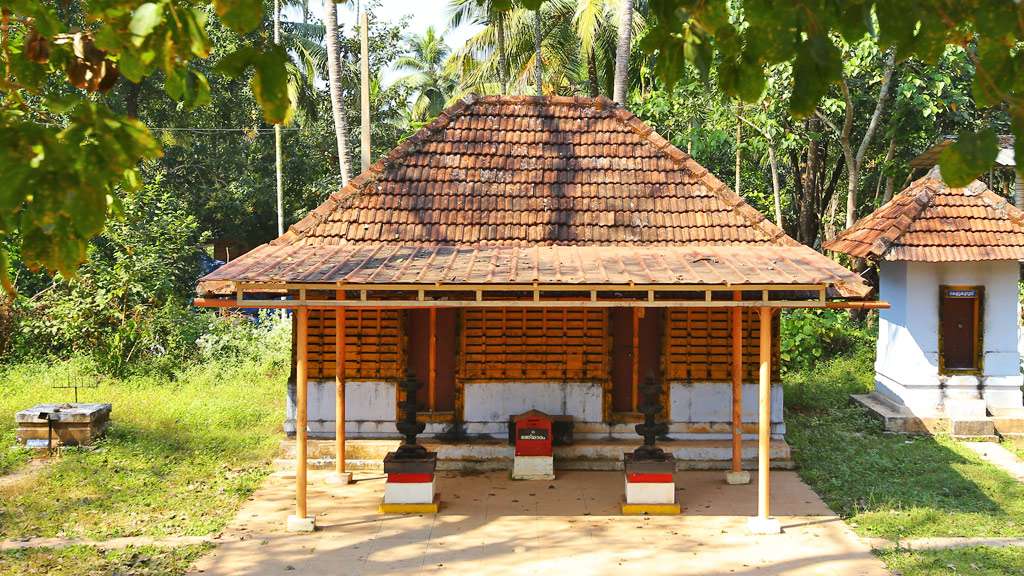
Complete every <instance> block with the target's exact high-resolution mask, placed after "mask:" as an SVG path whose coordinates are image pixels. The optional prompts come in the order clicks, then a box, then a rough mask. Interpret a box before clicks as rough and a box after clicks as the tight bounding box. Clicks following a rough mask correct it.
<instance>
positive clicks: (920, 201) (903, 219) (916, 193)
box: [822, 173, 945, 259]
mask: <svg viewBox="0 0 1024 576" xmlns="http://www.w3.org/2000/svg"><path fill="white" fill-rule="evenodd" d="M932 181H934V182H937V183H938V184H939V185H940V186H945V183H943V182H942V180H940V179H938V178H935V177H934V176H932V175H931V173H928V174H925V175H924V176H922V177H920V178H918V179H917V180H914V181H913V182H911V183H910V185H909V186H907V187H906V188H904V189H903V190H901V191H900V192H899V193H898V194H896V195H894V196H893V197H892V198H890V199H889V201H888V202H886V203H885V204H882V205H881V206H879V207H878V208H877V209H875V211H874V212H871V213H870V214H868V215H866V216H862V217H860V218H858V219H857V221H856V222H854V223H853V226H850V227H849V228H847V229H846V230H843V231H842V232H840V233H839V234H837V235H836V236H835V238H833V239H831V240H829V241H827V242H825V243H823V244H822V248H824V249H826V250H835V249H836V247H837V245H838V244H840V243H841V242H842V241H843V240H846V239H847V237H849V236H851V235H853V234H855V233H856V232H858V231H859V230H860V229H862V228H863V227H865V226H866V225H867V224H869V223H871V222H874V221H876V220H881V219H883V218H889V219H891V220H892V223H891V224H889V225H888V226H886V227H885V228H884V229H883V230H881V231H880V233H879V237H878V238H876V239H875V241H874V242H872V243H871V245H870V246H869V247H868V249H867V251H866V253H865V254H851V255H852V256H862V257H867V256H868V255H871V256H874V257H875V258H879V259H880V258H882V257H884V256H885V254H886V253H887V252H888V251H889V249H890V248H892V245H893V244H895V243H896V241H897V240H899V238H900V237H901V236H903V235H904V234H906V232H907V230H908V229H909V228H910V226H911V225H912V224H913V223H914V222H915V221H916V220H917V217H918V216H920V215H921V212H923V211H924V209H925V208H926V207H927V206H928V205H929V204H931V202H932V196H933V191H932V190H931V189H930V188H929V187H928V184H930V183H931V182H932ZM908 197H913V200H914V206H915V207H916V208H914V209H913V212H912V213H911V214H905V213H900V214H898V215H896V216H890V215H889V212H890V211H892V210H894V209H895V207H896V206H898V205H899V203H900V202H902V201H904V200H906V199H907V198H908ZM893 231H895V232H896V233H895V234H892V232H893ZM837 251H838V250H837Z"/></svg>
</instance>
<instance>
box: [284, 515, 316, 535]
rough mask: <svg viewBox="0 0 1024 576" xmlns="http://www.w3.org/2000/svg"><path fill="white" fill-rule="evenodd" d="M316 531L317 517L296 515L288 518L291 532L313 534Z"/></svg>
mask: <svg viewBox="0 0 1024 576" xmlns="http://www.w3.org/2000/svg"><path fill="white" fill-rule="evenodd" d="M314 530H316V518H315V517H313V516H295V515H291V516H289V517H288V531H289V532H312V531H314Z"/></svg>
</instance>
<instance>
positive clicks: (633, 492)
mask: <svg viewBox="0 0 1024 576" xmlns="http://www.w3.org/2000/svg"><path fill="white" fill-rule="evenodd" d="M675 502H676V484H675V482H629V481H627V482H626V504H675Z"/></svg>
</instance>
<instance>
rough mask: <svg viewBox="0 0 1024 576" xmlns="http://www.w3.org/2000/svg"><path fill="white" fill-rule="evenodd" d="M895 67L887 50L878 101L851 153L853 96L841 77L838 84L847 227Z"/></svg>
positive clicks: (853, 214) (854, 213)
mask: <svg viewBox="0 0 1024 576" xmlns="http://www.w3.org/2000/svg"><path fill="white" fill-rule="evenodd" d="M895 69H896V53H895V51H893V50H890V51H889V54H888V55H887V56H886V62H885V73H884V75H883V76H882V86H881V87H880V88H879V90H878V101H877V102H875V111H874V112H873V113H872V114H871V120H870V121H869V122H868V127H867V129H866V130H865V131H864V137H863V138H861V141H860V146H858V147H857V152H856V153H854V151H853V145H852V144H851V142H850V136H851V132H852V131H853V98H851V97H850V88H849V86H848V85H847V83H846V80H845V79H844V80H843V82H842V84H841V85H840V87H841V88H842V90H843V97H844V98H845V99H846V120H845V122H844V123H843V130H842V132H841V133H840V134H839V142H840V144H841V145H842V147H843V156H845V157H846V174H847V190H846V227H847V228H849V227H851V226H853V224H854V223H855V222H856V221H857V189H858V188H859V186H860V169H861V167H862V166H863V164H864V157H865V156H866V155H867V152H868V147H869V146H870V145H871V140H872V138H874V136H875V131H876V130H877V129H878V124H879V121H880V119H881V117H882V111H883V110H884V109H885V101H886V100H887V99H888V97H889V87H890V85H891V84H892V74H893V71H894V70H895Z"/></svg>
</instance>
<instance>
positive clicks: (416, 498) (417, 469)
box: [380, 453, 440, 514]
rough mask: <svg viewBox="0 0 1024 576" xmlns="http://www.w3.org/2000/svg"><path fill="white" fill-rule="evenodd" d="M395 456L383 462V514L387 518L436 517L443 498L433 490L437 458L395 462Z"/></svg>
mask: <svg viewBox="0 0 1024 576" xmlns="http://www.w3.org/2000/svg"><path fill="white" fill-rule="evenodd" d="M391 456H392V454H388V455H387V457H385V458H384V472H385V473H386V474H387V475H388V478H387V482H385V483H384V500H383V501H382V502H381V504H380V511H381V512H383V513H385V514H422V513H434V512H437V511H438V508H439V507H440V498H439V497H438V494H437V492H436V490H435V487H434V469H435V467H436V465H437V459H436V454H433V453H430V457H428V458H425V459H422V460H411V461H409V460H404V461H402V460H394V459H392V458H391Z"/></svg>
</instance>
